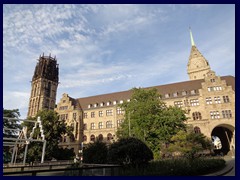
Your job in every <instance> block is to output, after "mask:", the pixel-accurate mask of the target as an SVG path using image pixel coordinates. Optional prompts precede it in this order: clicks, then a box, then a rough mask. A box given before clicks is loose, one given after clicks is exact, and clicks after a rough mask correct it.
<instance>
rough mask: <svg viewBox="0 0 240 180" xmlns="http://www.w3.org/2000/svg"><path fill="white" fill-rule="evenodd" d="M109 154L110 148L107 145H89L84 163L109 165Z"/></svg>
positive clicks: (99, 143) (84, 154) (100, 143)
mask: <svg viewBox="0 0 240 180" xmlns="http://www.w3.org/2000/svg"><path fill="white" fill-rule="evenodd" d="M107 152H108V148H107V146H106V144H105V143H103V142H100V141H96V142H94V143H89V144H88V146H87V147H86V148H85V149H84V151H83V162H84V163H96V164H104V163H107Z"/></svg>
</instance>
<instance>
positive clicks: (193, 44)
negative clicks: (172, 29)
mask: <svg viewBox="0 0 240 180" xmlns="http://www.w3.org/2000/svg"><path fill="white" fill-rule="evenodd" d="M189 31H190V38H191V44H192V46H195V43H194V40H193V35H192V30H191V27H189Z"/></svg>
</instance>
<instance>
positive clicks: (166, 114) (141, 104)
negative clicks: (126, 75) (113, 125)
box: [117, 88, 187, 153]
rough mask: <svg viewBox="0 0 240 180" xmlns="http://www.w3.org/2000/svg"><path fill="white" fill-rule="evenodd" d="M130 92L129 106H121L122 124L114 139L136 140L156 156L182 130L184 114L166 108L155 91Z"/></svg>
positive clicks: (126, 103) (139, 90) (184, 119)
mask: <svg viewBox="0 0 240 180" xmlns="http://www.w3.org/2000/svg"><path fill="white" fill-rule="evenodd" d="M132 91H133V93H132V97H131V99H130V102H127V101H125V102H124V103H123V104H121V105H120V107H121V108H123V109H124V110H125V118H124V119H125V120H124V122H123V123H122V124H121V127H120V128H119V129H118V132H117V135H118V137H120V138H125V137H129V136H134V137H136V138H139V139H141V140H142V141H144V142H146V144H147V145H148V146H149V147H150V148H151V150H152V151H153V152H154V153H159V148H160V145H161V144H162V143H165V142H168V141H170V139H171V137H172V136H173V135H175V134H176V133H177V132H178V131H179V130H184V129H185V127H186V126H185V124H184V121H186V120H187V118H186V116H185V112H184V111H183V110H181V109H180V108H178V107H172V106H170V107H168V106H166V104H165V103H164V102H163V101H162V100H161V98H160V97H161V95H160V94H158V92H157V89H155V88H153V89H147V90H146V89H141V88H133V90H132ZM129 127H130V131H129Z"/></svg>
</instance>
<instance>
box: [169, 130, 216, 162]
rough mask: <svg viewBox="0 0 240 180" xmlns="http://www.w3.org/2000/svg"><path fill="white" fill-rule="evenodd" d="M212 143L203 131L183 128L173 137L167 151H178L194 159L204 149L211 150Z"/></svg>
mask: <svg viewBox="0 0 240 180" xmlns="http://www.w3.org/2000/svg"><path fill="white" fill-rule="evenodd" d="M211 144H212V143H211V141H210V140H209V139H208V138H206V136H204V135H203V134H202V133H195V132H194V131H193V130H188V131H183V130H181V131H179V132H178V133H177V134H176V135H174V136H173V137H172V138H171V143H170V145H169V147H168V148H167V151H170V152H177V153H180V154H181V155H184V156H185V157H187V158H189V159H194V158H195V157H197V156H196V155H197V154H198V153H200V152H202V151H203V150H211V147H212V145H211Z"/></svg>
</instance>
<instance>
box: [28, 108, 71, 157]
mask: <svg viewBox="0 0 240 180" xmlns="http://www.w3.org/2000/svg"><path fill="white" fill-rule="evenodd" d="M38 116H40V118H41V121H42V126H43V130H44V134H45V140H46V141H47V144H46V149H45V160H51V159H52V158H55V159H58V160H59V159H73V156H74V152H73V149H71V152H69V150H68V149H61V148H59V146H58V143H59V140H60V139H61V135H63V134H66V133H68V135H69V136H72V133H71V131H70V129H69V128H67V126H66V123H65V122H64V121H59V117H58V114H57V113H56V112H54V111H52V110H42V111H39V112H38V113H37V115H36V117H34V118H29V119H32V120H35V121H36V120H37V117H38ZM24 125H25V126H27V127H28V131H29V133H30V132H31V131H32V128H33V126H34V123H30V122H25V123H24ZM67 130H69V131H67ZM33 137H34V138H38V137H40V128H39V127H38V128H36V129H35V133H34V135H33ZM41 155H42V143H40V142H31V143H30V144H29V148H28V154H27V161H28V162H33V161H40V160H41Z"/></svg>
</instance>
